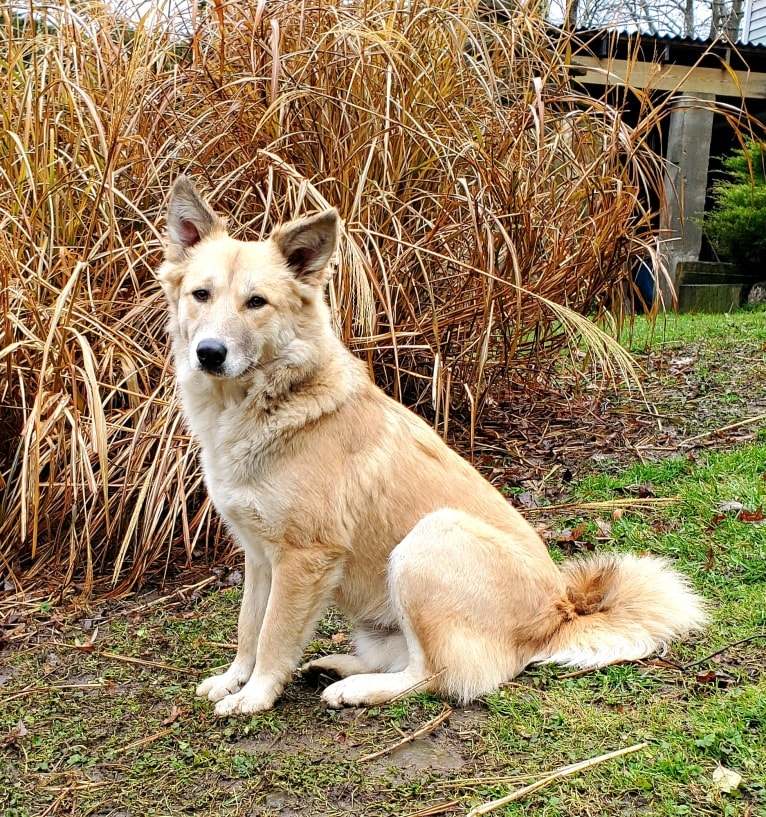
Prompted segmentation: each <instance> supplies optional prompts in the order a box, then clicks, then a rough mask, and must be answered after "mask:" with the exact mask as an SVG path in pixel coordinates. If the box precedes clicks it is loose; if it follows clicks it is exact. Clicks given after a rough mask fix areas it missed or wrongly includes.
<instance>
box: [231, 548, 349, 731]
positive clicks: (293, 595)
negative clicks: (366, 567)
mask: <svg viewBox="0 0 766 817" xmlns="http://www.w3.org/2000/svg"><path fill="white" fill-rule="evenodd" d="M341 571H342V566H341V563H340V562H339V561H338V560H335V559H333V558H331V557H328V555H327V553H326V552H325V553H321V552H314V551H312V550H311V549H310V548H308V549H305V550H304V549H301V550H299V551H295V552H290V553H287V554H284V555H282V556H281V557H280V558H279V560H278V561H277V562H276V563H275V564H274V565H273V567H272V577H271V592H270V594H269V600H268V604H267V605H266V614H265V616H264V619H263V626H262V627H261V632H260V635H259V637H258V649H257V656H256V661H255V668H254V670H253V673H252V675H251V676H250V680H249V681H248V682H247V683H246V684H245V685H244V686H243V687H242V689H241V690H240V691H239V692H238V693H236V694H234V695H228V696H227V697H225V698H222V699H221V700H219V701H218V703H217V704H216V707H215V711H216V714H218V715H233V714H235V713H242V714H248V713H253V712H262V711H263V710H265V709H271V707H272V706H273V705H274V702H275V701H276V700H277V698H278V697H279V696H280V695H281V693H282V690H283V689H284V686H285V684H286V683H287V681H289V680H290V678H291V677H292V674H293V670H294V669H295V668H296V667H297V665H298V661H299V659H300V657H301V654H302V652H303V648H304V646H305V644H306V642H307V641H308V639H309V637H310V636H311V633H312V632H313V628H314V625H315V624H316V622H317V621H318V619H319V616H320V615H321V614H322V611H323V610H324V609H325V607H326V606H327V604H328V602H329V599H330V594H331V593H332V590H333V588H334V587H335V584H336V582H337V580H338V577H339V576H340V574H341Z"/></svg>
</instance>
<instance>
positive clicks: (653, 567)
mask: <svg viewBox="0 0 766 817" xmlns="http://www.w3.org/2000/svg"><path fill="white" fill-rule="evenodd" d="M562 573H563V575H564V581H565V583H566V586H567V594H568V596H569V599H570V600H571V602H572V604H573V607H574V610H575V614H574V615H573V617H572V618H571V619H570V620H569V621H565V622H564V623H563V624H562V625H561V627H560V628H559V629H558V630H557V631H556V633H555V634H554V635H553V637H552V638H551V639H550V641H549V642H548V643H547V644H546V646H545V647H544V648H543V649H542V650H541V651H540V652H539V653H538V654H537V655H536V656H535V658H534V659H533V661H535V662H543V663H556V664H566V665H568V666H574V667H582V668H586V667H600V666H604V665H605V664H611V663H614V662H615V661H635V660H637V659H639V658H644V657H645V656H647V655H650V654H651V653H653V652H655V651H657V650H662V649H664V648H665V647H666V646H667V644H668V643H669V642H670V641H674V640H676V639H680V638H684V637H685V636H687V635H689V634H690V633H692V632H694V631H695V630H700V629H702V627H703V626H704V625H705V622H706V621H707V613H706V612H705V607H704V603H703V601H702V599H701V598H700V597H699V596H698V595H697V594H696V593H695V592H694V591H693V590H692V589H691V586H690V584H689V581H688V580H687V579H686V577H685V576H682V575H681V574H680V573H678V572H677V571H676V570H675V569H674V568H673V567H671V566H670V564H669V563H668V562H667V561H666V560H665V559H661V558H658V557H655V556H642V557H639V556H634V555H631V554H605V555H598V556H596V557H591V558H585V559H572V560H570V561H568V562H566V563H565V564H564V565H563V567H562Z"/></svg>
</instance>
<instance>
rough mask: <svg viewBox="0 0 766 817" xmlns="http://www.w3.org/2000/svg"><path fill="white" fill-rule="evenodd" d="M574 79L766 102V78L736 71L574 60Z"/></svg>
mask: <svg viewBox="0 0 766 817" xmlns="http://www.w3.org/2000/svg"><path fill="white" fill-rule="evenodd" d="M572 68H574V69H582V71H583V72H584V73H582V74H581V73H580V71H579V70H577V74H576V76H575V78H576V79H577V80H578V81H579V82H584V83H585V84H587V85H627V86H629V87H631V88H638V89H649V90H657V91H680V92H683V93H686V94H715V96H717V97H718V96H733V97H744V98H745V99H766V74H755V73H752V72H750V71H735V70H734V69H733V68H729V69H725V68H699V67H693V66H688V65H671V64H669V63H664V64H663V63H658V62H638V61H636V62H633V61H628V60H608V59H604V60H601V59H598V57H587V56H575V57H573V58H572Z"/></svg>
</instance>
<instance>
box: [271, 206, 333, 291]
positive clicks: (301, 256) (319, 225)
mask: <svg viewBox="0 0 766 817" xmlns="http://www.w3.org/2000/svg"><path fill="white" fill-rule="evenodd" d="M339 221H340V219H339V217H338V211H337V210H336V209H335V208H332V209H330V210H325V211H324V212H323V213H319V214H318V215H316V216H309V218H303V219H301V220H300V221H290V222H288V223H287V224H285V225H284V226H282V227H278V228H277V229H276V230H274V232H273V233H272V234H271V240H272V241H273V242H274V243H275V244H276V245H277V248H278V249H279V251H280V252H281V253H282V255H283V256H284V258H285V261H286V262H287V266H288V267H289V268H290V270H291V272H292V273H293V275H294V276H295V277H296V278H302V279H309V278H311V277H312V276H314V275H316V274H317V273H320V272H322V271H323V270H324V268H325V267H326V266H327V264H328V263H329V262H330V259H331V258H332V255H333V253H334V252H335V247H336V245H337V243H338V224H339Z"/></svg>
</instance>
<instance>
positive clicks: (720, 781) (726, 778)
mask: <svg viewBox="0 0 766 817" xmlns="http://www.w3.org/2000/svg"><path fill="white" fill-rule="evenodd" d="M741 782H742V775H741V774H737V772H735V771H734V770H733V769H727V768H726V766H724V765H723V764H722V763H719V764H718V765H717V766H716V767H715V769H714V771H713V783H715V785H716V786H717V787H718V788H719V789H720V790H721V791H722V792H724V793H725V794H731V792H733V791H736V790H737V789H738V788H739V784H740V783H741Z"/></svg>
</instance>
